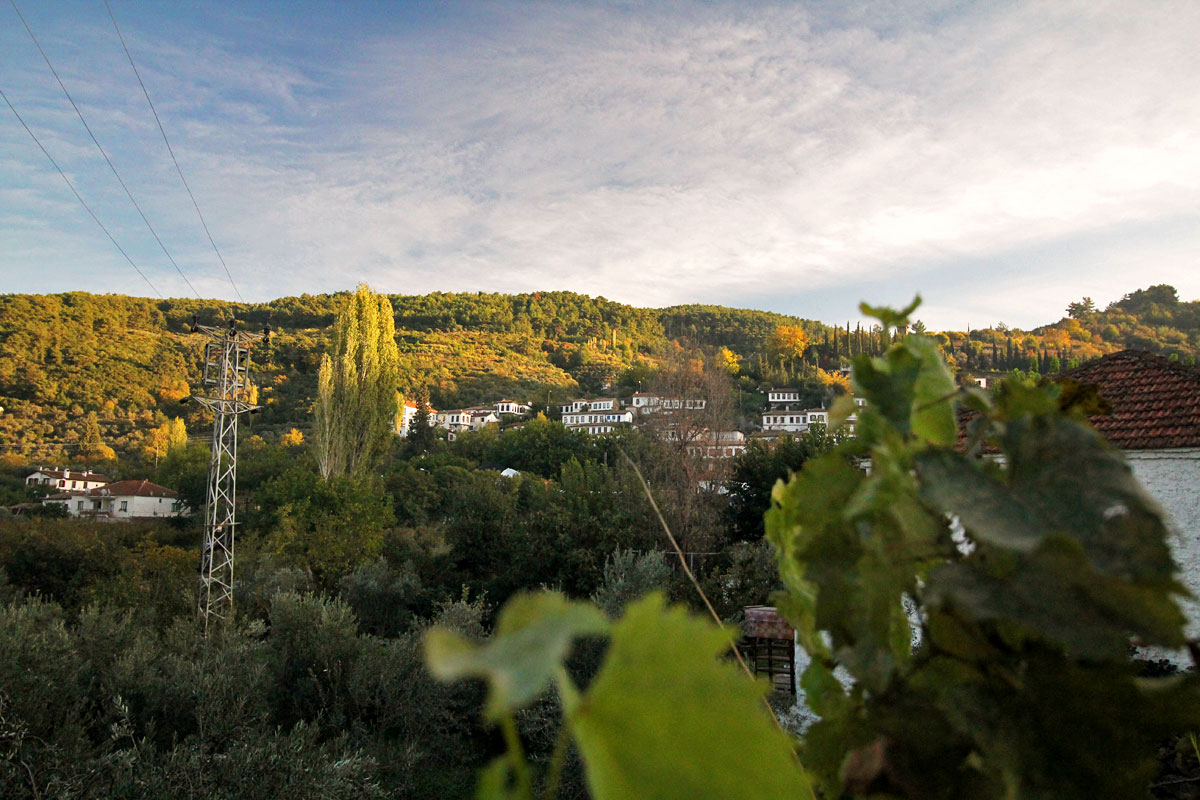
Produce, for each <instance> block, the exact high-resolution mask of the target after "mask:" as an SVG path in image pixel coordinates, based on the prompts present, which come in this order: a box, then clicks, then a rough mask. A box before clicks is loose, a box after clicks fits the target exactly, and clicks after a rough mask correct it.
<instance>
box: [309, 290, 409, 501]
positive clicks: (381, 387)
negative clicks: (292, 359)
mask: <svg viewBox="0 0 1200 800" xmlns="http://www.w3.org/2000/svg"><path fill="white" fill-rule="evenodd" d="M399 376H400V354H399V351H398V350H397V349H396V321H395V316H394V315H393V312H392V304H391V302H390V301H389V300H388V299H387V297H386V296H384V295H381V294H376V293H375V292H373V291H371V289H370V287H369V286H367V285H366V284H365V283H360V284H359V285H358V289H357V290H356V291H355V292H354V294H353V295H351V296H350V298H349V299H348V301H347V303H346V305H345V307H343V309H342V311H341V313H340V314H338V318H337V322H336V323H335V324H334V337H333V350H332V352H331V353H326V354H325V355H324V356H323V357H322V358H321V370H320V373H319V374H318V376H317V400H316V403H315V404H314V406H313V417H314V425H313V440H314V445H315V451H316V455H317V463H318V464H319V466H320V469H321V475H322V476H324V477H325V479H326V480H328V479H329V478H331V477H336V476H338V475H355V474H361V473H363V472H365V471H367V470H369V469H371V468H372V467H374V466H375V465H376V464H377V463H378V462H379V459H380V458H381V457H382V456H383V453H384V451H385V450H386V449H387V446H388V443H389V441H390V440H391V437H392V432H393V431H394V430H395V424H396V415H397V413H399V412H400V409H399V393H398V391H397V388H396V385H397V383H398V381H399Z"/></svg>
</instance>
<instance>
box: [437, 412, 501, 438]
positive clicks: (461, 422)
mask: <svg viewBox="0 0 1200 800" xmlns="http://www.w3.org/2000/svg"><path fill="white" fill-rule="evenodd" d="M431 418H432V419H434V420H435V422H434V424H436V425H437V426H438V427H439V428H443V429H445V431H446V438H448V439H449V440H450V441H454V439H455V438H457V436H458V434H460V433H463V432H466V431H479V430H483V428H484V427H485V426H487V425H492V424H498V423H499V422H500V415H499V414H497V413H496V411H495V409H493V408H492V407H490V406H476V407H473V408H456V409H453V410H451V411H439V412H437V414H436V416H433V415H431Z"/></svg>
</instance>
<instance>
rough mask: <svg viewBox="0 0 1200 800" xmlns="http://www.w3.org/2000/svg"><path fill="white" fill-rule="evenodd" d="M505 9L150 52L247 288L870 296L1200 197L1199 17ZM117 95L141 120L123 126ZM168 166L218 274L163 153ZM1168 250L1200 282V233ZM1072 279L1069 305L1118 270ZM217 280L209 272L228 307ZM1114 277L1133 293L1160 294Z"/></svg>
mask: <svg viewBox="0 0 1200 800" xmlns="http://www.w3.org/2000/svg"><path fill="white" fill-rule="evenodd" d="M479 8H480V7H477V6H465V7H464V8H462V9H459V10H458V16H457V17H455V18H454V19H453V20H452V22H451V23H446V24H445V25H444V26H442V27H436V26H435V27H434V28H433V29H423V30H419V31H406V30H396V29H388V26H386V25H381V26H379V27H380V29H381V30H379V32H374V31H372V32H367V31H363V32H361V33H360V38H359V39H358V40H357V41H356V42H355V46H354V47H351V48H345V49H343V50H339V51H338V52H337V53H332V52H330V53H321V52H320V50H319V49H316V50H313V51H312V54H313V55H314V56H316V57H321V58H325V59H328V58H335V60H333V61H328V60H327V61H324V62H323V63H320V64H318V63H317V62H316V61H304V60H300V59H298V58H297V57H295V56H292V55H287V56H283V55H281V53H280V52H275V51H272V52H266V53H262V54H257V55H252V54H248V48H247V46H246V43H244V42H240V43H229V42H223V41H221V40H216V39H214V40H212V41H210V42H208V43H207V44H206V45H205V46H204V47H201V48H199V49H195V48H185V47H183V46H180V45H178V44H174V43H171V42H167V43H156V44H153V46H151V43H149V42H146V43H144V47H145V48H146V49H145V50H144V51H143V52H146V57H145V61H146V66H145V67H144V68H143V72H144V74H146V75H147V79H148V82H149V83H150V85H151V91H152V92H153V93H155V96H156V100H157V101H158V102H159V107H160V111H162V112H163V114H164V121H165V122H166V123H167V125H168V131H169V132H170V133H171V134H172V136H173V138H174V141H175V143H176V148H177V153H179V155H180V158H181V161H182V162H183V163H184V166H185V169H186V170H187V171H188V174H189V180H190V181H191V183H192V185H193V188H195V189H196V191H197V196H198V197H199V198H200V199H201V202H202V205H203V206H204V208H205V212H206V215H207V216H208V218H209V222H210V226H211V227H212V228H213V230H214V233H215V234H216V236H217V239H218V241H219V242H220V243H221V245H222V248H223V250H224V252H225V255H226V259H227V260H228V261H229V262H230V264H231V267H234V268H235V276H239V282H240V283H242V286H243V291H244V292H247V293H249V294H252V295H254V296H256V297H260V298H261V297H272V296H277V295H281V294H286V293H293V292H300V291H319V290H326V289H334V288H345V287H348V286H350V285H352V284H353V283H354V282H355V281H357V280H360V279H368V280H371V281H372V282H373V283H375V284H376V285H378V287H379V288H382V289H388V290H395V291H405V292H420V291H428V290H433V289H447V290H453V289H466V290H474V289H486V290H504V291H516V290H525V289H535V288H570V289H574V290H577V291H583V292H587V293H591V294H603V295H605V296H608V297H613V298H616V299H621V300H625V301H628V302H633V303H636V304H639V305H650V304H667V303H675V302H689V301H694V300H703V301H709V302H722V301H724V302H736V301H737V299H738V298H742V297H771V296H772V295H777V296H783V295H784V294H787V293H791V292H793V290H795V289H797V288H798V287H807V288H810V289H820V288H823V289H832V288H836V287H839V286H845V285H853V286H856V287H862V288H863V289H864V291H863V292H861V293H862V294H863V295H864V296H867V294H868V292H869V287H870V284H871V282H872V281H878V280H884V279H887V280H890V279H892V277H893V276H894V274H895V271H896V270H897V269H898V268H900V266H901V265H904V267H905V268H910V269H911V268H912V265H914V264H916V265H919V264H921V263H929V264H934V263H939V264H940V263H944V262H945V261H947V260H952V259H954V258H962V259H964V261H967V262H970V261H980V260H986V259H994V258H1000V257H1002V256H1003V254H1005V253H1012V252H1019V251H1032V250H1036V249H1037V248H1039V247H1040V248H1046V247H1051V246H1053V244H1054V243H1055V242H1060V241H1071V240H1076V239H1079V238H1080V237H1083V238H1087V237H1089V236H1101V235H1103V236H1104V237H1106V238H1105V241H1106V242H1108V243H1110V244H1111V246H1112V247H1113V248H1114V249H1115V250H1117V251H1121V249H1122V247H1124V246H1125V245H1123V244H1122V241H1121V238H1120V237H1119V236H1116V237H1114V236H1112V231H1113V230H1120V229H1121V228H1122V227H1123V226H1130V227H1136V226H1145V225H1148V224H1152V223H1153V222H1154V221H1155V220H1158V219H1161V218H1167V217H1172V216H1177V215H1179V214H1181V213H1186V212H1187V211H1188V210H1192V209H1195V208H1196V207H1197V205H1198V204H1200V141H1198V139H1200V95H1197V94H1196V93H1195V92H1194V91H1193V90H1192V87H1194V86H1195V85H1197V83H1198V82H1200V51H1198V50H1197V48H1195V46H1194V42H1195V41H1196V40H1197V39H1198V38H1200V6H1196V5H1195V4H1192V3H1173V4H1172V3H1161V4H1154V5H1139V6H1137V7H1135V8H1131V7H1130V6H1128V5H1127V4H1121V3H1102V2H1087V3H1073V4H1067V3H1056V4H1017V5H1011V6H1009V5H1006V6H1005V7H1003V8H1000V7H990V6H986V5H985V6H982V7H980V8H977V9H969V10H967V11H961V10H959V9H958V8H957V6H956V5H955V4H945V3H942V4H933V5H929V6H923V7H920V8H915V7H914V8H913V9H912V13H908V14H898V13H893V14H892V15H891V16H890V17H889V18H886V19H881V18H879V17H878V13H877V7H876V6H869V7H857V6H855V7H839V8H838V9H837V11H838V13H839V14H840V17H839V18H838V19H829V18H824V17H822V16H821V15H822V14H824V13H825V11H824V10H823V9H819V10H818V11H812V10H809V9H807V8H806V7H804V6H799V5H794V4H784V5H778V6H771V5H758V4H756V5H753V6H751V5H749V4H726V5H713V4H690V3H679V4H671V5H650V6H648V7H637V6H635V7H624V8H621V7H615V6H603V7H601V6H580V5H567V4H558V3H548V4H515V3H514V4H503V5H490V6H486V7H482V8H483V9H484V10H483V11H480V10H478V9H479ZM863 8H869V9H870V10H863ZM472 14H475V15H476V16H472ZM482 14H486V15H487V16H486V19H485V18H483V17H482V16H479V15H482ZM127 27H128V26H127ZM127 33H128V32H127ZM135 41H137V42H139V43H142V40H141V39H140V38H136V39H135ZM307 45H308V46H309V47H310V48H319V47H320V46H321V45H320V40H319V39H317V38H314V39H313V40H312V41H311V42H308V43H307ZM138 52H139V50H138V48H137V47H135V55H136V54H137V53H138ZM106 63H107V62H106ZM81 79H82V78H81ZM121 85H124V84H122V83H121V81H120V79H118V78H111V79H110V78H104V77H98V78H97V79H96V86H95V87H92V91H90V92H88V93H87V96H88V97H89V99H90V100H91V101H92V102H95V103H96V104H97V113H98V114H99V113H101V112H104V114H105V115H104V116H103V117H102V119H103V120H104V124H105V126H106V129H108V128H111V129H112V130H117V129H121V128H122V127H124V128H125V129H126V130H127V131H128V133H127V136H129V137H131V138H130V139H129V141H130V142H132V143H133V144H134V145H136V147H138V148H142V147H144V148H146V150H147V152H150V148H151V147H152V145H153V142H154V134H155V133H156V132H155V131H154V130H153V129H150V130H147V129H146V128H145V125H144V124H142V125H139V124H137V122H136V120H137V119H141V120H142V121H143V123H144V121H145V119H147V117H146V115H145V113H144V109H142V108H140V107H138V105H137V101H139V100H140V97H131V96H130V95H129V94H128V92H124V93H121V92H118V90H117V89H116V88H115V87H117V86H121ZM158 86H161V87H164V88H163V89H162V90H158V89H156V88H155V87H158ZM125 88H126V89H127V88H128V87H127V86H125ZM106 93H115V94H119V95H120V96H121V97H123V98H125V99H124V103H125V104H124V105H119V106H117V107H114V108H109V109H105V108H104V107H103V101H102V99H101V98H103V97H104V96H106ZM22 133H23V132H22ZM10 138H11V133H10V134H8V135H6V136H5V140H6V143H7V140H8V139H10ZM102 141H103V139H102ZM160 144H161V143H160ZM77 157H78V158H82V156H81V155H80V154H78V153H75V154H74V155H73V157H72V160H73V162H74V160H75V158H77ZM166 167H167V168H169V169H170V170H172V171H173V168H172V167H170V165H169V162H166ZM140 169H141V171H140V172H139V178H140V179H141V184H142V185H145V186H147V187H148V188H147V189H146V191H148V192H149V193H150V196H151V197H152V198H153V199H154V203H155V206H156V207H161V208H163V209H169V211H170V218H171V222H170V228H171V230H172V231H173V232H177V233H178V235H179V236H180V237H181V238H183V239H184V240H185V241H187V242H189V244H188V245H187V246H186V247H185V248H183V249H185V250H186V251H187V252H189V254H190V255H194V257H195V259H196V261H197V263H207V262H205V253H204V246H206V242H204V241H203V240H202V239H201V240H199V242H198V243H196V244H192V243H193V242H196V239H195V231H194V230H191V229H194V227H195V224H194V221H192V220H191V218H190V216H189V215H191V214H193V213H194V212H192V211H191V209H190V205H188V204H187V203H186V200H185V201H184V203H183V204H180V203H179V202H178V199H177V196H178V190H177V189H176V188H175V187H174V186H173V185H172V184H170V183H169V179H170V177H171V174H170V173H168V172H165V171H164V165H163V162H162V161H161V158H160V157H158V156H155V157H153V158H151V159H147V160H146V163H145V164H143V165H141V168H140ZM173 193H174V195H173ZM172 197H174V198H175V199H172ZM14 202H21V201H20V200H16V201H14ZM189 226H191V229H190V228H189ZM189 230H191V233H188V231H189ZM188 237H190V238H188ZM200 245H204V246H200ZM1131 246H1132V245H1130V247H1131ZM1158 253H1159V255H1160V256H1162V257H1163V258H1165V259H1167V260H1166V261H1165V262H1164V261H1161V260H1160V261H1159V263H1157V264H1155V266H1156V267H1157V268H1161V269H1163V270H1164V271H1165V272H1166V274H1167V276H1168V278H1167V279H1169V280H1172V281H1174V282H1175V283H1176V285H1178V286H1179V287H1180V289H1181V291H1183V293H1184V294H1185V295H1192V296H1195V295H1200V283H1197V282H1196V279H1193V278H1191V277H1190V275H1191V270H1192V268H1193V266H1194V265H1193V264H1191V263H1187V259H1188V257H1189V256H1188V250H1187V248H1171V247H1169V246H1166V247H1163V248H1160V249H1159V251H1158ZM1121 256H1122V257H1114V259H1113V260H1116V261H1121V262H1122V263H1128V261H1127V258H1125V256H1127V257H1128V258H1133V257H1135V256H1136V254H1135V253H1134V252H1133V251H1130V252H1128V253H1123V252H1122V253H1121ZM212 260H213V259H212V257H211V254H209V255H208V261H212ZM1055 263H1056V270H1058V277H1057V279H1056V281H1054V285H1055V287H1056V291H1057V290H1058V289H1059V288H1062V289H1066V288H1069V287H1071V286H1075V285H1078V283H1079V282H1080V281H1085V280H1089V279H1091V278H1092V277H1094V275H1095V273H1096V270H1095V268H1094V267H1093V266H1090V265H1089V264H1088V263H1083V262H1077V261H1071V260H1070V259H1058V260H1056V262H1055ZM213 269H214V268H213V267H212V266H211V265H209V266H208V267H207V268H205V270H204V273H203V274H204V276H205V278H204V280H205V281H206V283H205V285H206V286H208V285H211V286H213V290H214V291H221V289H220V285H219V282H216V281H215V280H214V281H213V282H212V283H208V282H207V281H208V278H210V277H212V276H213V275H216V276H217V277H219V274H218V273H219V267H216V268H215V269H216V270H217V272H214V271H213ZM1112 280H1113V281H1115V282H1118V283H1120V282H1121V281H1124V282H1123V283H1120V285H1116V286H1114V287H1113V288H1112V289H1111V290H1110V291H1109V292H1107V294H1114V293H1115V294H1120V293H1121V292H1124V291H1129V290H1131V289H1133V288H1136V286H1135V284H1137V283H1138V279H1137V277H1136V275H1135V276H1130V275H1128V274H1113V275H1112ZM1050 285H1051V283H1050V282H1048V283H1047V286H1050ZM225 293H226V294H228V292H225ZM1076 294H1080V292H1076V291H1071V292H1069V293H1068V295H1067V299H1070V298H1071V297H1073V296H1074V295H1076ZM954 302H961V298H960V300H958V301H956V300H954V299H950V300H949V301H948V302H947V303H946V306H947V307H950V306H953V304H954ZM1062 302H1064V301H1063V300H1062V298H1057V297H1056V298H1054V299H1053V309H1054V311H1052V312H1049V313H1057V310H1058V307H1059V306H1061V305H1062ZM780 310H789V309H787V308H780ZM1026 313H1028V314H1029V315H1030V316H1031V318H1032V319H1031V320H1030V322H1032V321H1035V320H1042V319H1044V318H1045V316H1046V313H1047V312H1046V311H1043V310H1042V309H1041V307H1036V308H1028V310H1027V311H1026ZM1009 321H1010V322H1019V320H1015V319H1010V320H1009Z"/></svg>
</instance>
